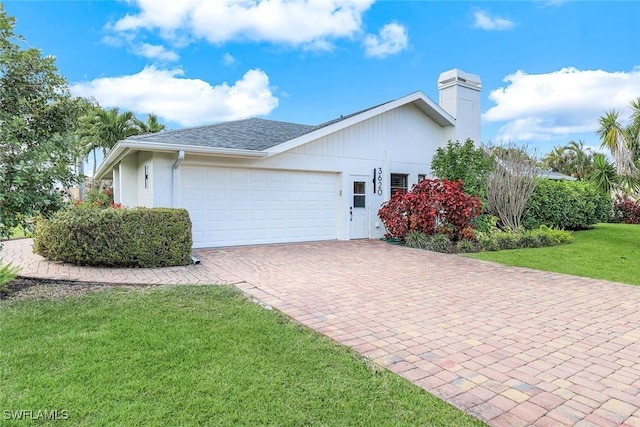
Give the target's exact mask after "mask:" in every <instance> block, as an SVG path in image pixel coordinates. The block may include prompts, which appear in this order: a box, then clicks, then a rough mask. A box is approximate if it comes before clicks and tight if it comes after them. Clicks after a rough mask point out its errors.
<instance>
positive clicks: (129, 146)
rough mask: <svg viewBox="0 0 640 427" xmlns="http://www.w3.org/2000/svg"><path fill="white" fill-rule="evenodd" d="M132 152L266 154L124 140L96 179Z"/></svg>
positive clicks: (104, 164)
mask: <svg viewBox="0 0 640 427" xmlns="http://www.w3.org/2000/svg"><path fill="white" fill-rule="evenodd" d="M132 150H136V151H154V152H176V153H179V152H180V151H183V152H185V153H187V154H202V155H206V156H217V157H238V158H250V159H256V158H264V157H266V156H267V153H266V152H264V151H254V150H241V149H236V148H219V147H200V146H195V145H182V144H163V143H154V142H144V143H139V142H137V141H135V140H124V141H120V142H119V143H117V144H116V146H115V147H113V149H112V150H111V151H109V154H108V155H107V157H105V159H104V161H103V162H102V164H101V165H100V167H99V168H98V170H97V171H96V178H97V179H101V178H102V175H105V174H106V173H107V172H110V170H111V169H112V168H113V167H115V165H116V164H117V163H118V162H119V161H120V160H122V158H123V157H125V156H126V155H127V154H129V152H131V151H132Z"/></svg>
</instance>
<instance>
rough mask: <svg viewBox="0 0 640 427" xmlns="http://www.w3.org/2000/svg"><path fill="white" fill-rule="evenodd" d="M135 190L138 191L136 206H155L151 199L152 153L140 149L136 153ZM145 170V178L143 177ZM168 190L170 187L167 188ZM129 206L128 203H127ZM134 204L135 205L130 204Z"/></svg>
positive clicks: (152, 186)
mask: <svg viewBox="0 0 640 427" xmlns="http://www.w3.org/2000/svg"><path fill="white" fill-rule="evenodd" d="M137 157H138V161H137V169H136V176H137V182H136V184H137V186H136V187H137V191H138V204H137V206H144V207H147V208H152V207H154V206H155V204H154V200H153V188H154V185H153V179H154V174H155V168H154V167H153V153H151V152H147V151H140V152H138V153H137ZM145 172H146V175H147V179H145ZM167 191H170V189H167ZM127 206H129V205H127ZM131 206H136V205H131Z"/></svg>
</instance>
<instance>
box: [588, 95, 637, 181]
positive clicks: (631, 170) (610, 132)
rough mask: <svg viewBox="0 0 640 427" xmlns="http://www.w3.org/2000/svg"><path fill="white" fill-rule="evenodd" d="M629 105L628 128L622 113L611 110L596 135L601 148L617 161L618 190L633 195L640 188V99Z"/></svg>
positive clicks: (601, 119)
mask: <svg viewBox="0 0 640 427" xmlns="http://www.w3.org/2000/svg"><path fill="white" fill-rule="evenodd" d="M629 105H630V107H631V116H630V121H629V123H628V124H627V125H626V126H625V125H624V124H623V123H622V121H621V118H620V112H619V111H616V110H610V111H607V112H606V113H605V115H604V116H601V117H600V119H599V121H598V123H599V124H600V127H599V128H598V130H597V131H596V134H597V135H598V136H599V137H600V140H601V147H603V148H607V149H608V150H609V151H610V152H611V155H612V156H613V159H614V161H615V170H616V173H617V174H618V175H619V176H620V178H619V182H618V184H619V185H618V187H617V189H620V190H622V191H624V192H626V193H633V192H637V191H638V189H639V187H640V185H639V184H638V179H639V177H640V172H639V171H638V166H637V164H636V162H637V161H638V154H639V153H640V98H638V99H635V100H632V101H631V102H630V103H629ZM614 188H615V187H614Z"/></svg>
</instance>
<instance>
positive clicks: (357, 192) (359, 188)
mask: <svg viewBox="0 0 640 427" xmlns="http://www.w3.org/2000/svg"><path fill="white" fill-rule="evenodd" d="M365 187H366V185H365V183H364V182H362V181H354V182H353V207H354V208H366V207H367V202H366V196H365V191H366V190H365Z"/></svg>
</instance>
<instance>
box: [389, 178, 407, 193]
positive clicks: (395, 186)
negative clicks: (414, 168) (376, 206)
mask: <svg viewBox="0 0 640 427" xmlns="http://www.w3.org/2000/svg"><path fill="white" fill-rule="evenodd" d="M407 190H408V185H407V175H404V174H399V173H392V174H391V195H392V196H393V195H394V194H396V193H397V192H398V191H402V192H403V193H406V192H407Z"/></svg>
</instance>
